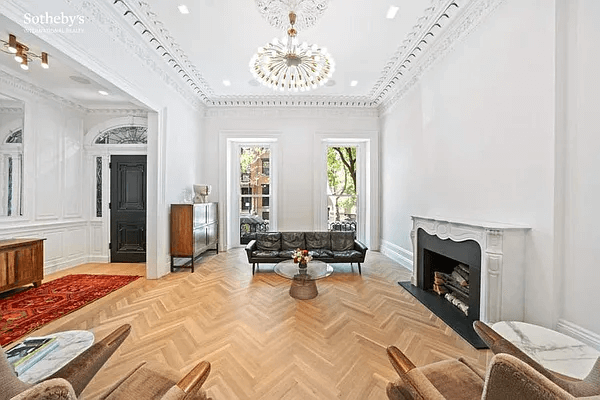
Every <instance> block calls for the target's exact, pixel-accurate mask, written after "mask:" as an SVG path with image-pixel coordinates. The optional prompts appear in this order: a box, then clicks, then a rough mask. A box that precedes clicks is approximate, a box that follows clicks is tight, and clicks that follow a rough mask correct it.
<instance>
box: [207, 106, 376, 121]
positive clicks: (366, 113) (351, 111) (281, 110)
mask: <svg viewBox="0 0 600 400" xmlns="http://www.w3.org/2000/svg"><path fill="white" fill-rule="evenodd" d="M204 116H205V117H207V118H333V117H341V118H377V117H378V116H379V112H378V111H377V109H376V108H365V107H294V106H286V105H283V106H280V107H249V106H246V107H209V108H207V109H206V111H205V112H204Z"/></svg>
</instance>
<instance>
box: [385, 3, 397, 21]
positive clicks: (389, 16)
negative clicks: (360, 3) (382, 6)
mask: <svg viewBox="0 0 600 400" xmlns="http://www.w3.org/2000/svg"><path fill="white" fill-rule="evenodd" d="M399 9H400V7H396V6H390V8H388V11H387V14H386V16H385V17H386V18H387V19H394V18H396V14H397V13H398V10H399Z"/></svg>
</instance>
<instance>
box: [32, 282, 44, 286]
mask: <svg viewBox="0 0 600 400" xmlns="http://www.w3.org/2000/svg"><path fill="white" fill-rule="evenodd" d="M41 284H42V281H35V282H33V287H39V286H40V285H41Z"/></svg>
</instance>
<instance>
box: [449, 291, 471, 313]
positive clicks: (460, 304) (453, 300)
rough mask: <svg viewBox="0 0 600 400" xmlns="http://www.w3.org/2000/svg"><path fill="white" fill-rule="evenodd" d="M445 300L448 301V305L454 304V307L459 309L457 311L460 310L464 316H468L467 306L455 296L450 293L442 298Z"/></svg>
mask: <svg viewBox="0 0 600 400" xmlns="http://www.w3.org/2000/svg"><path fill="white" fill-rule="evenodd" d="M444 297H445V298H446V300H448V301H449V302H450V303H452V304H454V305H455V306H456V307H458V308H459V310H461V311H462V312H463V313H464V314H465V315H469V306H468V305H467V304H466V303H465V302H464V301H462V300H460V299H458V298H457V297H456V296H454V295H453V294H451V293H448V294H446V295H445V296H444Z"/></svg>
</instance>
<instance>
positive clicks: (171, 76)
mask: <svg viewBox="0 0 600 400" xmlns="http://www.w3.org/2000/svg"><path fill="white" fill-rule="evenodd" d="M9 1H20V0H9ZM64 1H65V3H67V4H69V5H70V6H72V7H73V8H74V9H76V10H77V11H78V12H80V13H81V14H83V15H85V17H86V18H87V19H88V20H89V21H91V22H92V23H93V24H94V26H96V27H98V28H99V29H101V30H102V31H103V32H104V33H105V34H106V35H107V36H109V37H110V38H111V39H112V41H113V42H116V43H121V44H122V45H123V46H125V47H126V48H127V50H128V51H129V53H131V54H135V55H136V56H137V57H138V58H139V59H140V60H141V61H142V64H143V65H144V66H145V67H146V68H147V69H148V70H150V71H152V72H153V73H155V74H156V75H158V76H159V77H160V79H161V80H162V81H163V82H164V83H165V84H166V85H167V86H169V87H171V88H172V89H173V90H175V91H176V92H177V93H178V94H179V95H180V96H182V97H183V98H184V99H185V100H186V101H187V102H188V103H189V104H190V105H191V106H192V107H194V108H195V109H196V110H198V111H202V110H203V108H204V103H203V102H202V101H201V100H200V99H199V98H198V96H197V93H195V92H194V91H193V90H192V88H191V87H189V86H188V85H185V84H181V81H180V79H179V78H180V77H179V76H177V75H176V74H175V72H174V71H173V70H172V68H165V64H164V63H163V62H162V61H158V60H157V59H156V58H157V57H156V54H155V52H151V51H150V49H149V48H148V47H147V45H146V44H145V43H143V40H140V39H141V38H142V39H143V38H145V37H147V35H148V33H145V31H144V29H143V28H144V27H143V26H142V24H141V22H139V19H138V18H137V16H136V15H135V14H133V13H132V12H131V11H129V9H126V10H125V11H123V6H122V7H121V8H120V9H119V8H117V6H116V5H115V3H117V1H114V2H113V1H111V2H110V4H107V3H106V2H97V1H89V0H64ZM118 1H119V2H120V1H121V0H118ZM119 11H120V12H121V13H120V15H121V16H123V14H126V16H127V17H128V18H130V19H131V18H132V19H134V21H133V22H132V23H131V25H132V27H133V29H134V30H135V31H136V32H138V33H139V35H140V36H137V37H136V36H135V35H133V34H132V33H130V32H129V31H128V30H126V29H124V25H125V24H124V23H123V22H122V21H120V20H117V18H115V16H116V14H117V13H118V12H119ZM140 14H141V13H140ZM140 29H142V30H140ZM59 36H60V35H59ZM62 40H63V41H65V42H71V41H70V40H69V39H67V38H64V37H63V38H62ZM71 43H72V42H71ZM69 48H70V50H71V51H75V52H76V53H77V54H78V55H80V57H79V59H87V60H92V59H93V64H94V66H96V67H98V68H92V70H94V71H95V70H97V69H100V70H103V71H109V69H108V68H106V66H105V65H104V64H103V63H102V62H101V61H100V60H97V59H95V58H93V56H92V55H91V54H89V52H87V51H85V50H84V49H78V48H77V46H76V44H73V46H71V47H69ZM74 49H76V50H74ZM121 80H122V81H126V82H128V81H127V79H125V78H123V77H121ZM130 86H133V85H130Z"/></svg>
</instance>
